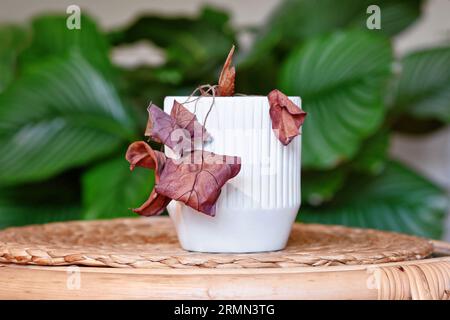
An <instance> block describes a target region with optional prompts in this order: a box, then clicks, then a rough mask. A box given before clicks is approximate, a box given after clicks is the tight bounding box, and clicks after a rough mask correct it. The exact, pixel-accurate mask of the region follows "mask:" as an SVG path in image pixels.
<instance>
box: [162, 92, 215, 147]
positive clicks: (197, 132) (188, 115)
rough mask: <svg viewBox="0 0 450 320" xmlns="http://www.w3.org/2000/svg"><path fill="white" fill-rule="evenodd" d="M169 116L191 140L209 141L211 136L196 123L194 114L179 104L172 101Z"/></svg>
mask: <svg viewBox="0 0 450 320" xmlns="http://www.w3.org/2000/svg"><path fill="white" fill-rule="evenodd" d="M170 116H171V117H172V118H174V119H175V122H176V124H177V125H178V126H179V127H180V128H182V129H186V130H187V131H188V132H189V134H190V136H191V138H194V139H196V140H197V139H200V140H202V139H203V141H210V140H211V135H210V134H209V133H208V132H207V131H206V128H205V127H204V126H203V125H202V124H201V123H200V122H198V121H197V117H196V116H195V114H193V113H192V112H190V111H189V110H188V109H187V108H186V107H184V106H183V105H182V104H181V103H179V102H178V101H176V100H174V101H173V106H172V110H171V111H170Z"/></svg>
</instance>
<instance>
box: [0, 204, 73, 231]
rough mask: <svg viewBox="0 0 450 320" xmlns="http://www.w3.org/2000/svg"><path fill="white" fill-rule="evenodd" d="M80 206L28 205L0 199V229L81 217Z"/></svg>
mask: <svg viewBox="0 0 450 320" xmlns="http://www.w3.org/2000/svg"><path fill="white" fill-rule="evenodd" d="M80 210H81V209H80V208H79V207H78V206H71V205H60V206H54V205H27V204H15V203H10V202H9V201H8V200H5V199H0V229H2V228H6V227H11V226H22V225H28V224H40V223H47V222H55V221H66V220H78V219H80Z"/></svg>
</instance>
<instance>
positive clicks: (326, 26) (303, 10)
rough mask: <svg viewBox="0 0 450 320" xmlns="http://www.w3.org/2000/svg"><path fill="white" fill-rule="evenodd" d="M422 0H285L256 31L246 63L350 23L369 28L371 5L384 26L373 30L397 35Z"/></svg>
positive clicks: (350, 25)
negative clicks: (275, 48) (276, 49)
mask: <svg viewBox="0 0 450 320" xmlns="http://www.w3.org/2000/svg"><path fill="white" fill-rule="evenodd" d="M421 4H422V0H409V1H404V0H377V1H372V0H339V1H336V0H314V1H310V0H286V1H282V2H281V4H280V5H279V7H278V8H277V9H276V10H275V11H274V12H273V13H272V15H271V16H270V18H269V21H268V22H267V23H266V24H265V28H262V29H261V31H260V32H259V33H258V34H257V35H256V40H255V43H254V45H253V47H252V49H251V50H250V53H249V54H248V56H247V57H246V58H245V63H250V62H251V61H252V62H254V61H257V60H260V59H261V58H262V57H265V56H266V55H267V54H268V52H269V51H271V50H272V49H273V48H274V47H277V48H279V49H282V50H284V51H289V50H290V49H292V48H293V47H294V46H296V45H297V44H298V43H300V42H302V41H305V40H306V39H309V38H312V37H315V36H317V35H320V34H324V33H328V32H332V31H336V30H343V29H346V28H348V27H353V28H359V29H362V30H367V26H366V21H367V18H368V17H369V14H367V13H366V10H367V7H368V6H369V5H378V6H379V7H380V11H381V29H380V30H379V31H378V30H371V32H380V33H384V34H387V35H390V36H392V35H395V34H397V33H398V32H400V31H402V30H404V29H405V28H406V27H408V26H409V25H410V24H411V23H412V22H414V21H415V20H416V19H417V18H418V17H419V14H420V8H421Z"/></svg>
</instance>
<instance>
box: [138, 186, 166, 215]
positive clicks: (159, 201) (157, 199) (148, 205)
mask: <svg viewBox="0 0 450 320" xmlns="http://www.w3.org/2000/svg"><path fill="white" fill-rule="evenodd" d="M170 201H172V199H170V198H168V197H166V196H163V195H161V194H159V193H157V192H156V191H155V189H153V190H152V192H151V193H150V197H149V198H148V199H147V201H145V202H144V203H143V204H142V205H141V206H140V207H139V208H135V209H133V212H136V213H137V214H139V215H141V216H146V217H149V216H155V215H158V214H161V213H162V212H163V211H164V209H166V207H167V205H168V204H169V203H170Z"/></svg>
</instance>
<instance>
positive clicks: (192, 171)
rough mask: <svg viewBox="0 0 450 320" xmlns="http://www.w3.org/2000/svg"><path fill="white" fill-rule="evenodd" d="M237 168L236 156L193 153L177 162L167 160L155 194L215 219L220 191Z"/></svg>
mask: <svg viewBox="0 0 450 320" xmlns="http://www.w3.org/2000/svg"><path fill="white" fill-rule="evenodd" d="M240 169H241V160H240V158H239V157H232V156H224V155H217V154H214V153H211V152H207V151H201V150H195V151H192V152H190V153H189V154H187V155H185V156H184V157H183V158H181V159H178V160H174V159H170V158H169V159H167V161H166V164H165V167H164V171H163V172H162V174H161V178H160V180H159V183H158V184H157V186H156V192H157V193H159V194H162V195H164V196H166V197H169V198H171V199H173V200H177V201H181V202H183V203H185V204H186V205H188V206H190V207H191V208H193V209H195V210H197V211H200V212H203V213H205V214H207V215H210V216H214V215H215V204H216V201H217V199H218V198H219V196H220V192H221V188H222V187H223V185H224V184H225V183H226V182H227V181H228V180H229V179H231V178H233V177H235V176H236V175H237V174H238V173H239V171H240Z"/></svg>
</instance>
